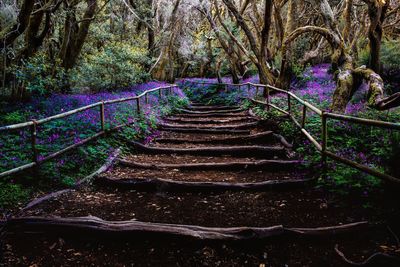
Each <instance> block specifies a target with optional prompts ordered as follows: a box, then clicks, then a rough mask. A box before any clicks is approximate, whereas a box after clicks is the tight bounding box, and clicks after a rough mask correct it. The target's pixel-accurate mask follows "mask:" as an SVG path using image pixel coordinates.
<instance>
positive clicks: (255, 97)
mask: <svg viewBox="0 0 400 267" xmlns="http://www.w3.org/2000/svg"><path fill="white" fill-rule="evenodd" d="M258 90H259V89H258V85H256V95H255V96H254V99H257V96H258Z"/></svg>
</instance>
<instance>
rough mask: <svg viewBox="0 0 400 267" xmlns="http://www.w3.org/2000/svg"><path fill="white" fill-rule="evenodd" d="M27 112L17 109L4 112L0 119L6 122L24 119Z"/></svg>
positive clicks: (12, 122) (22, 120)
mask: <svg viewBox="0 0 400 267" xmlns="http://www.w3.org/2000/svg"><path fill="white" fill-rule="evenodd" d="M26 117H27V114H26V113H25V112H23V111H20V110H17V111H13V112H10V113H6V114H5V115H4V116H2V117H0V121H1V122H2V123H3V124H5V125H7V124H14V123H20V122H25V121H26Z"/></svg>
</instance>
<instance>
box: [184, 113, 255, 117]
mask: <svg viewBox="0 0 400 267" xmlns="http://www.w3.org/2000/svg"><path fill="white" fill-rule="evenodd" d="M176 115H177V116H179V117H183V118H208V117H218V118H232V117H248V115H249V114H248V113H247V112H246V113H245V112H243V113H241V112H238V113H232V112H231V113H209V114H192V113H179V114H176Z"/></svg>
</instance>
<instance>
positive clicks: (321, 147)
mask: <svg viewBox="0 0 400 267" xmlns="http://www.w3.org/2000/svg"><path fill="white" fill-rule="evenodd" d="M186 82H190V83H194V84H200V85H202V86H206V85H219V86H224V87H225V90H227V88H228V86H231V87H235V88H238V90H239V91H240V90H241V89H244V90H247V92H248V94H247V96H248V97H247V99H249V100H250V101H252V102H253V103H256V104H261V105H264V106H266V107H267V110H268V111H269V110H270V109H271V108H273V109H275V110H277V111H279V112H281V113H283V114H285V115H287V116H289V117H290V119H291V120H292V121H293V122H294V123H295V124H296V126H298V128H299V129H300V131H301V132H302V133H303V134H304V135H305V136H306V138H307V139H308V140H309V141H310V142H311V143H312V144H313V145H314V146H315V148H316V149H317V151H318V152H320V153H321V155H322V161H323V163H324V165H325V166H326V159H327V157H329V158H331V159H333V160H336V161H338V162H341V163H344V164H346V165H348V166H351V167H353V168H356V169H358V170H360V171H363V172H365V173H368V174H370V175H373V176H376V177H380V178H382V179H385V180H388V181H390V182H394V183H397V184H400V178H396V177H393V176H391V175H389V174H385V173H382V172H380V171H378V170H376V169H373V168H371V167H369V166H366V165H363V164H360V163H357V162H355V161H353V160H350V159H347V158H344V157H342V156H339V155H337V154H336V153H335V152H333V151H330V150H329V148H328V146H327V144H328V138H329V134H328V132H329V129H328V120H329V119H332V120H338V121H343V122H350V123H354V124H362V125H367V126H373V127H379V128H384V129H391V130H400V123H392V122H385V121H378V120H370V119H363V118H358V117H353V116H347V115H342V114H335V113H331V112H327V111H323V110H320V109H319V108H317V107H315V106H313V105H312V104H310V103H308V102H307V101H304V100H302V99H301V98H300V97H298V96H297V95H295V94H293V93H292V92H289V91H286V90H283V89H280V88H277V87H274V86H270V85H263V84H254V83H244V84H231V83H222V84H220V83H209V82H201V81H198V82H197V81H186ZM251 87H255V89H256V92H255V96H254V97H252V96H251V93H250V92H251ZM260 89H261V90H262V91H263V95H265V96H266V97H263V98H262V99H264V100H265V102H264V101H260V100H257V99H256V96H258V95H259V92H260ZM273 91H275V92H279V93H282V94H285V95H286V96H287V98H286V99H287V100H286V102H287V109H286V110H285V109H283V108H280V107H278V106H276V105H274V104H272V103H271V97H270V93H271V92H273ZM293 101H296V102H298V103H299V104H301V105H302V119H301V121H298V120H297V119H296V118H295V116H294V115H293V112H292V105H293ZM309 111H312V112H314V113H316V114H317V115H318V116H319V117H320V118H321V136H320V140H321V142H318V141H317V138H316V137H314V136H313V135H312V134H311V133H310V132H309V131H307V130H306V129H305V126H306V123H307V114H308V112H309Z"/></svg>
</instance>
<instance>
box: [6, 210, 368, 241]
mask: <svg viewBox="0 0 400 267" xmlns="http://www.w3.org/2000/svg"><path fill="white" fill-rule="evenodd" d="M367 225H368V222H359V223H352V224H347V225H341V226H333V227H320V228H303V230H304V231H303V232H299V231H297V230H296V229H297V228H285V227H283V226H282V225H277V226H271V227H265V228H263V227H230V228H219V227H202V226H196V225H179V224H165V223H150V222H139V221H104V220H102V219H100V218H97V217H93V216H90V217H78V218H45V217H25V218H24V217H22V218H13V219H10V220H9V221H7V222H6V230H7V231H8V232H13V231H14V232H18V233H28V232H29V233H32V232H36V233H48V232H50V231H51V232H55V233H69V234H82V233H98V232H100V233H103V234H106V233H108V234H118V233H119V234H124V235H126V234H161V235H173V236H181V237H190V238H194V239H200V240H223V241H238V240H260V239H266V238H269V237H273V236H281V235H285V234H295V235H301V236H330V235H333V234H338V233H345V232H353V231H357V230H360V229H361V228H364V227H365V226H367ZM335 229H340V231H336V230H335Z"/></svg>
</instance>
